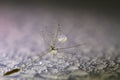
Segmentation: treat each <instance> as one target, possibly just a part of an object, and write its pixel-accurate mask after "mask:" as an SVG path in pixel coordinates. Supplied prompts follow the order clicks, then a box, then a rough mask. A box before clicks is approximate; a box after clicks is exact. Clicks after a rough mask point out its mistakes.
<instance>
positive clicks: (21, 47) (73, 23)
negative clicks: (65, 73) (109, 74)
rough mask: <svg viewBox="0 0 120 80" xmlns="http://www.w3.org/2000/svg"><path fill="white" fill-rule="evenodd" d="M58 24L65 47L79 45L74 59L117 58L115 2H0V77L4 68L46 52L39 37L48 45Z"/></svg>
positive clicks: (119, 15)
mask: <svg viewBox="0 0 120 80" xmlns="http://www.w3.org/2000/svg"><path fill="white" fill-rule="evenodd" d="M58 24H61V25H62V28H61V29H62V32H63V33H64V34H65V35H66V36H67V37H68V44H67V45H65V47H67V46H69V45H70V46H74V45H76V44H83V45H81V46H80V47H79V49H77V50H72V51H73V52H74V53H77V54H76V55H79V54H80V57H82V56H86V57H95V56H97V57H101V56H104V57H105V56H106V57H107V58H110V59H112V58H113V57H116V56H119V55H120V53H119V46H120V37H119V34H120V6H119V2H118V1H117V0H116V1H112V0H109V1H77V0H75V1H69V0H66V1H63V0H60V1H58V0H51V1H50V0H49V1H47V0H45V1H43V0H40V1H38V0H30V1H28V0H25V1H21V0H11V1H0V55H1V58H0V65H1V75H2V74H3V73H4V72H5V71H7V69H8V67H7V68H5V67H6V66H9V67H10V68H12V67H14V65H16V64H18V63H20V62H21V61H22V60H23V59H27V57H28V56H30V55H32V56H35V55H37V54H41V52H43V51H44V50H46V48H48V46H47V44H46V42H45V41H44V39H43V36H42V34H44V35H46V34H47V35H49V36H45V39H46V41H48V42H50V40H51V38H52V35H53V33H54V31H55V30H56V27H57V26H58ZM62 44H64V43H62ZM62 44H61V45H62ZM58 46H59V45H58ZM63 47H64V46H63ZM10 60H11V61H10ZM5 62H6V63H5ZM4 68H5V69H4ZM70 80H71V79H70Z"/></svg>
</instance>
